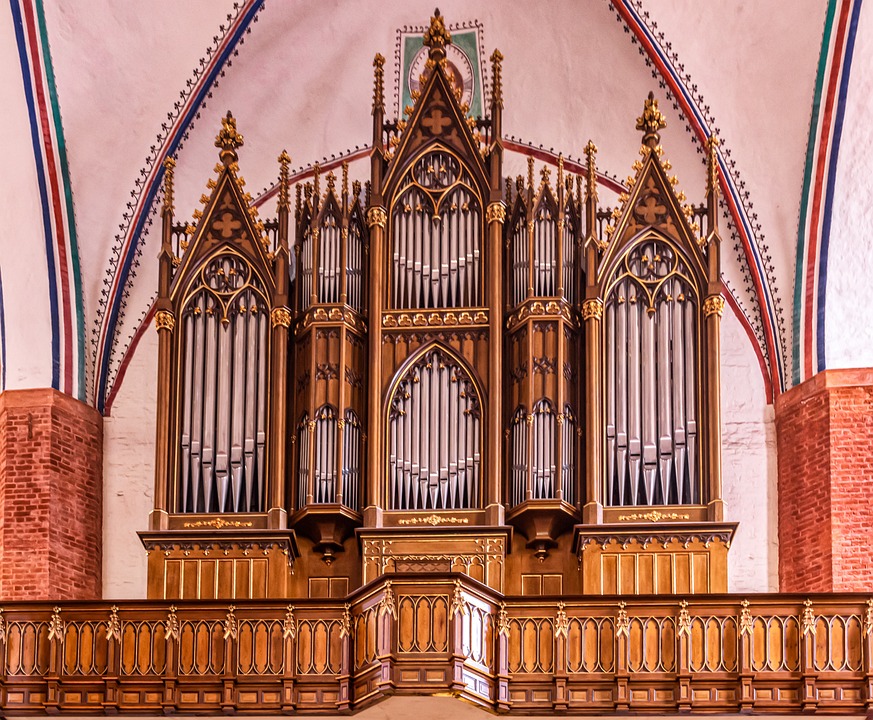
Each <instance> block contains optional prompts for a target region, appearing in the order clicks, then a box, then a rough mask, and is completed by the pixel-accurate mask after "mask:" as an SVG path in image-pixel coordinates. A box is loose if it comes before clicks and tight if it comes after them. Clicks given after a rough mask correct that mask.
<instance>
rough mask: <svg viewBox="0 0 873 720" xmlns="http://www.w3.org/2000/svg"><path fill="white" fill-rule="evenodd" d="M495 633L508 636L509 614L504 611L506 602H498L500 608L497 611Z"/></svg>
mask: <svg viewBox="0 0 873 720" xmlns="http://www.w3.org/2000/svg"><path fill="white" fill-rule="evenodd" d="M497 634H498V635H503V637H505V638H508V637H509V615H508V614H507V612H506V603H505V602H501V603H500V610H499V611H498V612H497Z"/></svg>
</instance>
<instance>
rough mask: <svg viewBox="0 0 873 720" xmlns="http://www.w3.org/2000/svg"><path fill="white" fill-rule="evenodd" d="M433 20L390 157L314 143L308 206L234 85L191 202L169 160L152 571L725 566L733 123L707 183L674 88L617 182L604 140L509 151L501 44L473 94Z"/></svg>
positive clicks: (716, 570)
mask: <svg viewBox="0 0 873 720" xmlns="http://www.w3.org/2000/svg"><path fill="white" fill-rule="evenodd" d="M423 43H424V46H425V47H426V48H427V61H426V64H425V66H424V74H423V75H422V77H421V78H420V89H418V90H416V91H415V92H414V94H413V104H412V106H410V107H408V108H405V111H404V114H403V117H402V118H399V119H395V120H386V118H385V103H384V58H382V56H381V55H377V56H376V59H375V61H374V68H375V85H374V93H373V105H372V118H373V143H372V147H371V150H370V177H369V180H368V182H367V183H366V184H365V185H362V184H361V182H359V181H354V182H351V183H350V180H349V167H348V165H347V164H345V163H343V164H342V165H341V166H339V164H337V165H335V166H333V167H334V168H336V169H339V170H340V173H341V174H340V177H339V178H338V177H337V176H336V175H335V174H334V172H333V170H331V171H330V172H328V173H324V172H323V171H322V169H321V168H320V167H319V166H318V165H315V166H314V168H313V170H312V174H311V177H308V178H307V181H306V182H303V183H302V184H298V185H297V188H296V202H295V203H294V217H293V224H292V218H291V205H292V202H291V198H290V180H289V163H290V158H289V157H288V155H287V154H285V153H283V154H282V155H281V156H280V175H279V185H278V204H277V217H276V219H275V220H267V221H261V220H259V219H258V216H257V211H256V210H255V203H254V201H253V200H252V198H251V197H250V196H249V195H247V194H246V193H245V191H244V188H243V181H242V178H241V177H240V176H239V166H238V154H237V150H238V148H239V147H240V146H241V145H242V136H241V135H240V134H239V133H238V132H237V130H236V122H235V120H234V119H233V117H232V116H230V114H228V117H227V118H225V119H224V121H223V125H222V130H221V133H220V134H219V136H218V138H217V140H216V145H217V147H218V148H219V150H220V153H219V156H220V159H221V162H220V163H219V165H218V166H217V173H218V175H217V178H216V179H213V180H210V181H209V183H208V190H209V193H207V194H206V195H204V196H203V198H202V200H203V203H204V207H203V209H202V210H199V211H197V212H196V213H195V217H194V222H193V223H191V224H187V223H185V224H179V223H176V222H175V221H174V219H173V212H174V208H173V166H174V161H173V160H172V159H171V160H169V161H168V163H167V166H166V171H165V195H164V205H163V236H162V245H161V254H160V257H159V268H160V273H159V292H158V299H157V302H156V315H155V317H156V324H157V327H158V340H159V362H158V378H159V393H160V398H161V401H160V402H159V404H158V418H157V438H158V451H157V453H158V455H157V464H156V485H155V509H154V512H153V513H152V516H151V522H150V528H149V530H148V531H146V532H143V533H141V536H142V539H143V542H144V544H145V546H146V548H147V549H149V550H150V555H149V576H150V580H149V583H150V584H149V593H150V594H151V595H152V596H155V597H182V598H187V597H261V596H282V597H294V596H312V597H321V596H325V595H330V596H337V597H344V596H345V594H346V593H348V592H349V591H350V590H351V589H354V588H355V587H358V586H360V585H361V584H362V583H367V582H370V581H372V580H374V579H376V578H377V577H379V576H381V575H385V574H388V573H391V572H404V571H414V572H421V573H427V572H450V571H457V572H464V573H466V574H468V575H470V576H472V577H474V578H476V579H478V580H480V581H482V582H484V583H486V584H488V585H490V586H491V587H492V588H493V589H494V590H497V591H499V592H508V593H514V594H521V593H522V592H533V591H532V590H530V589H531V588H536V587H539V588H546V587H548V588H551V589H550V590H549V592H554V591H555V588H556V587H557V588H558V590H559V591H561V592H570V593H573V592H579V593H582V592H584V593H592V594H600V593H611V592H618V593H629V594H630V593H647V592H654V593H656V592H689V593H690V592H699V591H717V590H724V589H725V588H726V555H727V549H728V547H729V544H730V540H731V538H732V536H733V532H734V529H735V525H733V524H731V523H726V522H725V521H724V508H723V503H722V498H721V455H720V443H721V439H720V421H719V416H720V406H719V384H720V380H719V323H720V317H721V314H722V312H723V308H724V299H723V296H722V294H721V293H722V286H721V280H720V257H719V253H720V242H721V241H720V237H719V233H718V228H717V224H716V215H717V212H716V211H717V206H718V176H717V156H716V143H717V141H716V140H715V139H714V138H712V139H710V141H709V143H708V146H707V168H708V169H707V188H706V198H705V202H704V203H703V204H701V205H698V206H691V205H688V204H686V202H685V198H684V195H682V194H681V193H679V192H678V191H677V190H676V189H675V187H674V186H675V183H676V181H675V178H671V177H670V176H669V175H668V171H669V170H670V165H669V162H668V161H666V160H665V159H664V158H663V155H662V152H663V151H662V149H661V145H660V131H661V130H662V129H663V128H664V125H665V123H664V118H663V115H662V114H661V113H660V111H659V110H658V106H657V101H656V100H655V99H654V97H653V96H651V95H650V96H649V98H648V100H646V103H645V106H644V110H643V114H642V116H641V117H640V118H639V119H638V121H637V127H638V129H639V130H641V131H642V132H643V143H642V148H641V150H640V154H641V160H638V161H637V162H636V163H635V164H634V174H633V175H632V176H631V177H629V178H628V180H627V183H626V185H625V186H624V190H623V192H621V194H620V195H619V197H618V198H617V205H616V207H614V208H601V207H599V205H598V203H599V198H598V172H597V168H596V148H595V146H594V145H593V144H592V143H589V144H588V146H587V147H586V148H585V154H586V163H585V164H584V165H583V166H582V167H581V168H580V167H576V168H575V170H577V171H579V170H581V172H578V174H577V175H576V176H575V177H574V176H571V174H570V173H569V172H568V171H567V170H566V168H565V162H564V160H563V157H559V159H558V162H557V166H556V167H555V168H554V169H551V168H548V167H546V168H543V169H542V170H541V172H540V173H539V176H538V178H537V173H536V168H535V164H534V161H533V159H530V160H529V163H528V170H527V176H526V177H522V176H519V177H517V178H515V179H513V178H506V179H504V178H503V173H502V171H503V153H504V150H503V143H502V139H501V133H502V113H503V89H502V65H501V62H502V56H501V55H500V53H499V52H498V51H495V52H494V54H493V55H492V56H491V64H492V67H491V78H492V82H491V87H490V97H489V98H488V100H489V101H490V105H489V102H486V103H485V104H486V105H489V108H490V112H489V115H488V117H484V118H473V117H470V115H469V108H468V107H467V106H466V105H464V104H462V103H461V100H460V97H461V89H460V88H459V87H457V86H456V85H455V82H456V81H455V76H454V74H453V73H451V72H448V70H447V67H448V66H447V59H446V46H447V45H448V44H450V43H451V34H450V33H449V31H448V30H447V29H446V27H445V23H444V20H443V18H442V17H441V16H440V15H439V13H438V12H437V13H436V14H435V15H434V17H433V18H432V20H431V25H430V27H429V28H428V30H427V32H426V33H425V35H424V38H423ZM553 173H554V181H553V179H552V175H553ZM292 253H293V258H292V257H291V255H292ZM151 550H160V551H161V552H151ZM570 557H573V558H575V560H576V562H575V563H570V562H568V558H570ZM292 570H293V572H292ZM555 578H557V581H556V580H555ZM556 582H557V583H558V584H557V586H556V584H555V583H556Z"/></svg>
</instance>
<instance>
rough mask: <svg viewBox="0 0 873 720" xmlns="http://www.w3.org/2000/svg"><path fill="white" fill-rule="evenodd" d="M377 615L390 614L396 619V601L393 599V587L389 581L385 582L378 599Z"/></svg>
mask: <svg viewBox="0 0 873 720" xmlns="http://www.w3.org/2000/svg"><path fill="white" fill-rule="evenodd" d="M378 614H379V617H383V616H385V615H390V616H391V617H393V618H394V619H395V620H396V619H397V601H396V600H395V599H394V589H393V588H392V587H391V581H390V580H389V581H388V582H386V583H385V593H384V594H383V595H382V599H381V600H380V601H379V611H378Z"/></svg>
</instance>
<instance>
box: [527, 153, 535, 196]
mask: <svg viewBox="0 0 873 720" xmlns="http://www.w3.org/2000/svg"><path fill="white" fill-rule="evenodd" d="M533 185H534V159H533V158H532V157H529V158H528V159H527V186H528V187H529V188H530V189H531V190H533Z"/></svg>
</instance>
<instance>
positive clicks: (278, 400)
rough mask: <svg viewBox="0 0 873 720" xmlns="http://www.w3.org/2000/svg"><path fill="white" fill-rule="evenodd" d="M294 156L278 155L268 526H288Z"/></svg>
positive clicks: (271, 344)
mask: <svg viewBox="0 0 873 720" xmlns="http://www.w3.org/2000/svg"><path fill="white" fill-rule="evenodd" d="M290 163H291V158H290V157H289V156H288V153H286V152H284V151H283V152H282V154H281V155H280V156H279V164H280V167H281V170H280V173H279V203H278V211H279V232H278V242H277V247H276V250H275V260H274V261H273V262H274V265H273V279H274V282H275V284H276V291H275V294H274V296H273V309H272V311H271V312H270V326H271V328H272V330H271V333H272V334H271V337H270V429H269V433H268V437H269V439H270V450H269V452H270V463H269V476H268V477H269V483H268V487H269V490H268V503H269V504H268V506H267V527H270V528H285V527H287V525H288V510H287V507H288V506H287V502H286V497H285V487H286V484H287V453H286V442H287V437H286V436H287V421H288V420H287V419H288V406H287V398H288V390H287V386H286V384H287V378H288V333H289V329H290V327H291V311H290V310H289V308H288V303H289V297H288V292H289V278H288V219H289V218H288V216H289V213H290V210H291V205H290V202H289V197H288V181H289V180H288V166H289V165H290Z"/></svg>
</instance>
